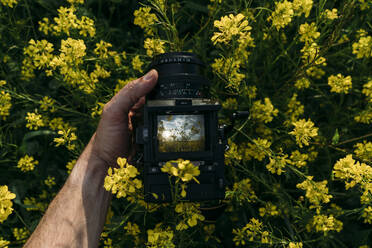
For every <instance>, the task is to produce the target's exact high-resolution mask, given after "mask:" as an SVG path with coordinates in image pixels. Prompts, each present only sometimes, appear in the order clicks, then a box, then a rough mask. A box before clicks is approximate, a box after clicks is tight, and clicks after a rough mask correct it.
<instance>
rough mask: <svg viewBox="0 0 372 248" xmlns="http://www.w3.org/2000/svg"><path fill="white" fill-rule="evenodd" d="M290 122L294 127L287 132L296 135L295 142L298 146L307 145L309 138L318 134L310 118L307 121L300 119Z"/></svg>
mask: <svg viewBox="0 0 372 248" xmlns="http://www.w3.org/2000/svg"><path fill="white" fill-rule="evenodd" d="M292 124H293V125H294V129H293V131H291V132H289V134H291V135H294V136H296V143H297V145H298V146H299V147H302V146H303V145H305V146H308V145H309V140H310V139H311V138H314V137H316V136H317V135H318V128H317V127H314V123H313V122H312V121H311V120H310V119H309V120H308V121H306V120H305V119H300V120H298V121H296V122H293V123H292Z"/></svg>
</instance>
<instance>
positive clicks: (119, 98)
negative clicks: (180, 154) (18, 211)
mask: <svg viewBox="0 0 372 248" xmlns="http://www.w3.org/2000/svg"><path fill="white" fill-rule="evenodd" d="M157 79H158V73H157V72H156V70H151V71H150V72H149V73H147V74H146V75H145V76H143V77H141V78H139V79H136V80H134V81H132V82H130V83H129V84H127V85H126V86H125V87H124V88H123V89H121V90H120V91H119V92H118V93H117V94H116V95H115V96H114V97H113V98H112V99H111V100H110V101H109V102H108V103H106V104H105V106H104V108H103V112H102V115H101V120H100V122H99V124H98V127H97V130H96V132H95V133H94V134H93V136H92V138H91V139H90V141H89V143H88V144H87V146H86V147H85V149H84V151H83V152H82V154H81V155H80V157H79V159H78V160H77V162H76V164H75V166H74V169H73V170H72V172H71V174H70V176H69V177H68V179H67V181H66V183H65V185H64V186H63V187H62V189H61V190H60V192H59V193H58V194H57V196H56V197H55V198H54V199H53V201H52V202H51V203H50V205H49V207H48V209H47V211H46V213H45V215H44V216H43V218H42V219H41V221H40V223H39V225H38V226H37V228H36V229H35V231H34V232H33V234H32V235H31V237H30V238H29V240H28V241H27V243H26V245H25V246H24V247H26V248H36V247H37V248H42V247H49V248H50V247H66V248H67V247H68V248H72V247H98V244H99V237H100V234H101V232H102V229H103V225H104V222H105V218H106V214H107V209H108V207H109V204H110V200H111V194H110V192H107V191H106V190H105V189H104V187H103V182H104V178H105V176H106V175H107V170H108V168H109V167H113V166H116V159H117V157H126V158H128V159H130V157H131V155H133V154H134V146H133V143H132V138H131V133H132V118H133V117H134V116H135V115H136V112H137V111H138V110H139V109H140V108H141V107H142V106H143V105H144V103H145V95H146V94H147V93H149V92H150V91H151V90H152V89H153V88H154V86H155V85H156V82H157Z"/></svg>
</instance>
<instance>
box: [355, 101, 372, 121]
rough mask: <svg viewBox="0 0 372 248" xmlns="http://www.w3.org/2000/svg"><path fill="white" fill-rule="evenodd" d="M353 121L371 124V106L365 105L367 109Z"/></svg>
mask: <svg viewBox="0 0 372 248" xmlns="http://www.w3.org/2000/svg"><path fill="white" fill-rule="evenodd" d="M354 120H355V121H356V122H360V123H365V124H370V123H372V105H367V108H366V109H365V110H363V111H362V112H360V113H359V114H358V115H356V116H355V117H354Z"/></svg>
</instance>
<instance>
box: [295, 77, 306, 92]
mask: <svg viewBox="0 0 372 248" xmlns="http://www.w3.org/2000/svg"><path fill="white" fill-rule="evenodd" d="M309 86H310V81H309V79H307V78H305V77H303V78H300V79H298V80H296V83H295V87H296V88H297V89H299V90H302V89H307V88H309Z"/></svg>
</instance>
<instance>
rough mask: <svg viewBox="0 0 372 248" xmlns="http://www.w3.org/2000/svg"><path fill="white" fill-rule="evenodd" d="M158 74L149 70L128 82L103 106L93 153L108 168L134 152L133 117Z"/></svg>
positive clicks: (94, 136)
mask: <svg viewBox="0 0 372 248" xmlns="http://www.w3.org/2000/svg"><path fill="white" fill-rule="evenodd" d="M157 80H158V73H157V71H156V70H151V71H150V72H148V73H147V74H146V75H145V76H143V77H141V78H138V79H136V80H134V81H132V82H130V83H128V84H127V85H126V86H125V87H124V88H122V89H121V90H120V91H119V92H118V93H117V94H116V95H115V96H114V97H113V98H112V99H111V100H110V101H109V102H108V103H106V104H105V106H104V108H103V111H102V115H101V120H100V121H99V123H98V127H97V130H96V133H95V134H94V135H93V137H92V140H91V141H90V142H92V143H93V144H92V153H93V155H95V156H96V157H98V158H99V159H101V160H103V161H104V162H105V163H106V164H107V165H109V166H113V165H115V164H116V159H117V158H118V157H126V158H128V156H130V155H131V153H132V152H133V151H134V147H133V143H132V138H131V137H132V131H133V126H132V118H133V117H134V116H135V115H136V111H138V110H139V109H140V108H141V107H142V106H143V105H144V104H145V95H146V94H148V93H149V92H150V91H151V90H152V89H153V88H154V87H155V85H156V83H157Z"/></svg>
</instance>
